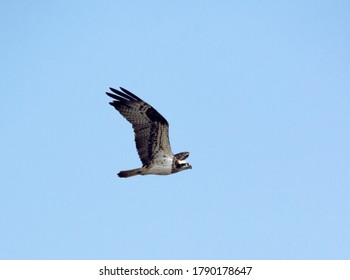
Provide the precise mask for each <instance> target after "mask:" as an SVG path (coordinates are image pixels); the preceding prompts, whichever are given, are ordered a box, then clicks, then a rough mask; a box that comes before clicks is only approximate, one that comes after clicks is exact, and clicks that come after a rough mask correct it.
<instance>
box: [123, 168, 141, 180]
mask: <svg viewBox="0 0 350 280" xmlns="http://www.w3.org/2000/svg"><path fill="white" fill-rule="evenodd" d="M140 174H141V168H136V169H131V170H125V171H120V172H119V173H118V176H119V177H120V178H128V177H131V176H136V175H140Z"/></svg>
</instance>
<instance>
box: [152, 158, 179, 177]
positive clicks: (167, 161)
mask: <svg viewBox="0 0 350 280" xmlns="http://www.w3.org/2000/svg"><path fill="white" fill-rule="evenodd" d="M172 163H173V159H171V158H158V159H155V160H154V162H153V164H152V166H150V168H149V169H148V173H149V174H157V175H169V174H171V167H172Z"/></svg>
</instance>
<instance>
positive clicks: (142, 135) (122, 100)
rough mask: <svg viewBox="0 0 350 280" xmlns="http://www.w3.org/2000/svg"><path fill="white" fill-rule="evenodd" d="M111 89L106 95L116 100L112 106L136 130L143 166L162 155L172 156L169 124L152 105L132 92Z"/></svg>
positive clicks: (138, 150) (136, 140) (136, 141)
mask: <svg viewBox="0 0 350 280" xmlns="http://www.w3.org/2000/svg"><path fill="white" fill-rule="evenodd" d="M120 89H121V91H120V90H117V89H114V88H110V90H111V91H112V92H113V93H114V94H113V93H109V92H106V94H107V95H108V96H109V97H111V98H113V99H114V100H113V101H112V102H110V103H109V104H111V105H112V106H113V107H114V108H115V109H116V110H117V111H118V112H119V113H120V114H121V115H122V116H123V117H124V118H126V119H127V120H128V121H129V122H130V123H131V124H132V127H133V129H134V133H135V143H136V149H137V152H138V154H139V157H140V159H141V161H142V164H143V165H146V164H148V163H149V162H150V161H151V160H152V159H153V158H154V157H157V155H160V154H162V155H163V154H166V155H168V156H172V155H173V153H172V151H171V147H170V142H169V124H168V122H167V120H166V119H165V118H164V117H163V116H162V115H161V114H160V113H158V111H157V110H156V109H154V108H153V107H152V106H151V105H149V104H148V103H146V102H145V101H143V100H142V99H140V98H139V97H137V96H136V95H135V94H133V93H131V92H130V91H128V90H126V89H124V88H122V87H121V88H120Z"/></svg>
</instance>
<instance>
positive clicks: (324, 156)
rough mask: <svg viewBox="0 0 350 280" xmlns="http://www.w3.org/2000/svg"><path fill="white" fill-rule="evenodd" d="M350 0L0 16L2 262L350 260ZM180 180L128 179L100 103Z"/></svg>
mask: <svg viewBox="0 0 350 280" xmlns="http://www.w3.org/2000/svg"><path fill="white" fill-rule="evenodd" d="M349 14H350V2H349V1H345V0H344V1H337V0H329V1H322V0H321V1H316V0H315V1H301V0H300V1H229V0H227V1H2V2H1V4H0V34H1V45H0V58H1V65H0V75H1V83H0V92H1V103H0V124H1V137H0V154H1V157H0V165H1V171H0V172H1V176H0V186H1V196H0V219H1V231H0V258H1V259H349V258H350V219H349V214H350V145H349V143H350V109H349V108H350V107H349V106H350V76H349V74H350V17H349ZM109 86H113V87H118V86H123V87H125V88H127V89H129V90H130V91H132V92H134V93H135V94H137V95H139V96H140V97H141V98H143V99H144V100H145V101H147V102H149V103H150V104H152V105H153V106H154V107H155V108H156V109H157V110H158V111H159V112H161V113H162V114H163V115H164V116H165V117H166V118H167V120H168V121H169V123H170V138H171V144H172V148H173V151H174V152H182V151H190V152H191V155H190V157H189V159H188V160H189V162H190V163H191V164H192V166H193V169H192V170H188V171H185V172H181V173H178V174H175V175H171V176H164V177H162V176H138V177H134V178H130V179H120V178H118V177H117V176H116V173H117V172H118V171H120V170H125V169H131V168H136V167H139V166H140V165H141V163H140V161H139V159H138V156H137V153H136V149H135V146H134V141H133V132H132V129H131V126H130V125H129V124H128V123H127V122H126V121H125V119H123V118H122V117H121V116H120V115H119V114H118V113H117V112H116V111H115V110H114V109H113V108H112V107H111V106H109V105H108V102H109V98H108V96H106V95H105V93H104V92H105V91H106V90H107V89H108V87H109Z"/></svg>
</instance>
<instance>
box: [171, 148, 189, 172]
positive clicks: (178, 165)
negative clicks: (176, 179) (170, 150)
mask: <svg viewBox="0 0 350 280" xmlns="http://www.w3.org/2000/svg"><path fill="white" fill-rule="evenodd" d="M188 156H189V153H188V152H185V153H179V154H176V155H175V164H174V167H175V170H174V171H175V172H180V171H183V170H186V169H192V166H191V165H190V164H189V163H188V162H186V161H184V160H183V159H184V158H187V157H188Z"/></svg>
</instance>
